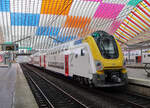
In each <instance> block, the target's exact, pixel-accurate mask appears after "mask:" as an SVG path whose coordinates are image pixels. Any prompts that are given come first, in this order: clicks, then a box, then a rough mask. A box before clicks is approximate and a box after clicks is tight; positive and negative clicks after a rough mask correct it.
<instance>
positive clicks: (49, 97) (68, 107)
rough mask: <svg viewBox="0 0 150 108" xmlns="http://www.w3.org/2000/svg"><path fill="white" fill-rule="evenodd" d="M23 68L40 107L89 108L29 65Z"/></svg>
mask: <svg viewBox="0 0 150 108" xmlns="http://www.w3.org/2000/svg"><path fill="white" fill-rule="evenodd" d="M22 69H23V72H24V74H25V77H26V79H27V81H28V83H29V85H30V88H31V89H32V92H33V94H34V96H35V99H36V101H37V103H38V105H39V107H40V108H88V107H87V106H86V105H84V104H82V103H81V102H79V101H78V100H77V99H75V98H74V97H72V96H71V95H70V94H68V93H67V92H65V91H64V90H62V89H61V88H59V87H58V86H57V85H55V84H54V83H52V82H50V81H49V80H47V79H46V78H44V77H43V76H41V75H40V74H38V73H36V72H34V71H32V70H31V69H29V68H28V67H27V66H25V65H22Z"/></svg>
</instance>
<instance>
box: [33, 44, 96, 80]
mask: <svg viewBox="0 0 150 108" xmlns="http://www.w3.org/2000/svg"><path fill="white" fill-rule="evenodd" d="M56 49H59V47H57V48H56ZM56 49H55V50H56ZM60 49H61V48H60ZM65 49H66V48H65V47H64V50H65ZM69 49H70V50H67V51H63V52H61V53H59V54H53V53H54V52H55V51H54V50H50V51H49V52H48V53H47V54H45V55H40V56H35V57H32V58H33V62H32V64H33V65H35V66H38V67H44V68H46V69H48V70H51V71H54V72H57V73H60V74H63V75H65V76H70V77H73V76H80V77H84V78H89V79H92V77H93V74H96V67H95V63H94V59H93V57H92V54H91V51H90V48H89V46H88V44H87V43H83V44H79V45H75V46H73V47H71V48H69ZM82 51H83V52H82Z"/></svg>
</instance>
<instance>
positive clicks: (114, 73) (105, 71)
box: [85, 31, 127, 87]
mask: <svg viewBox="0 0 150 108" xmlns="http://www.w3.org/2000/svg"><path fill="white" fill-rule="evenodd" d="M85 42H87V43H88V44H89V46H90V49H91V52H92V55H93V58H94V62H95V68H96V73H95V74H93V78H92V82H93V84H94V85H95V86H97V87H115V86H124V85H126V84H127V71H126V67H125V62H124V57H123V53H122V51H121V48H120V45H119V44H118V42H117V41H116V40H115V39H114V37H113V36H112V35H109V34H108V33H106V32H104V31H96V32H94V33H92V34H91V36H88V37H86V38H85Z"/></svg>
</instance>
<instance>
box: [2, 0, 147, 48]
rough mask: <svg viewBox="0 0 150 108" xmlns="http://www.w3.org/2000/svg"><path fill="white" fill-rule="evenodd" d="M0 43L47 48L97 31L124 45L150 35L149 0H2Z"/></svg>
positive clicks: (142, 39) (144, 38)
mask: <svg viewBox="0 0 150 108" xmlns="http://www.w3.org/2000/svg"><path fill="white" fill-rule="evenodd" d="M0 2H1V3H0V43H18V44H19V48H20V49H27V50H33V49H47V48H50V47H53V46H55V45H58V44H60V43H62V42H67V41H70V40H74V39H77V38H81V37H85V36H86V35H87V34H89V33H92V32H94V31H96V30H104V31H106V32H108V33H110V34H112V35H114V37H115V38H117V39H118V40H119V42H120V43H121V44H123V43H127V44H135V43H138V42H139V41H144V40H148V39H149V38H150V0H0Z"/></svg>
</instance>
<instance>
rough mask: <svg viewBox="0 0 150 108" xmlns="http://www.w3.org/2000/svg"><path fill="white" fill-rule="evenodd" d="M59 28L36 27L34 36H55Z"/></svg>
mask: <svg viewBox="0 0 150 108" xmlns="http://www.w3.org/2000/svg"><path fill="white" fill-rule="evenodd" d="M59 31H60V28H56V27H38V28H37V30H36V35H38V36H41V35H43V36H57V35H58V33H59Z"/></svg>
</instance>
